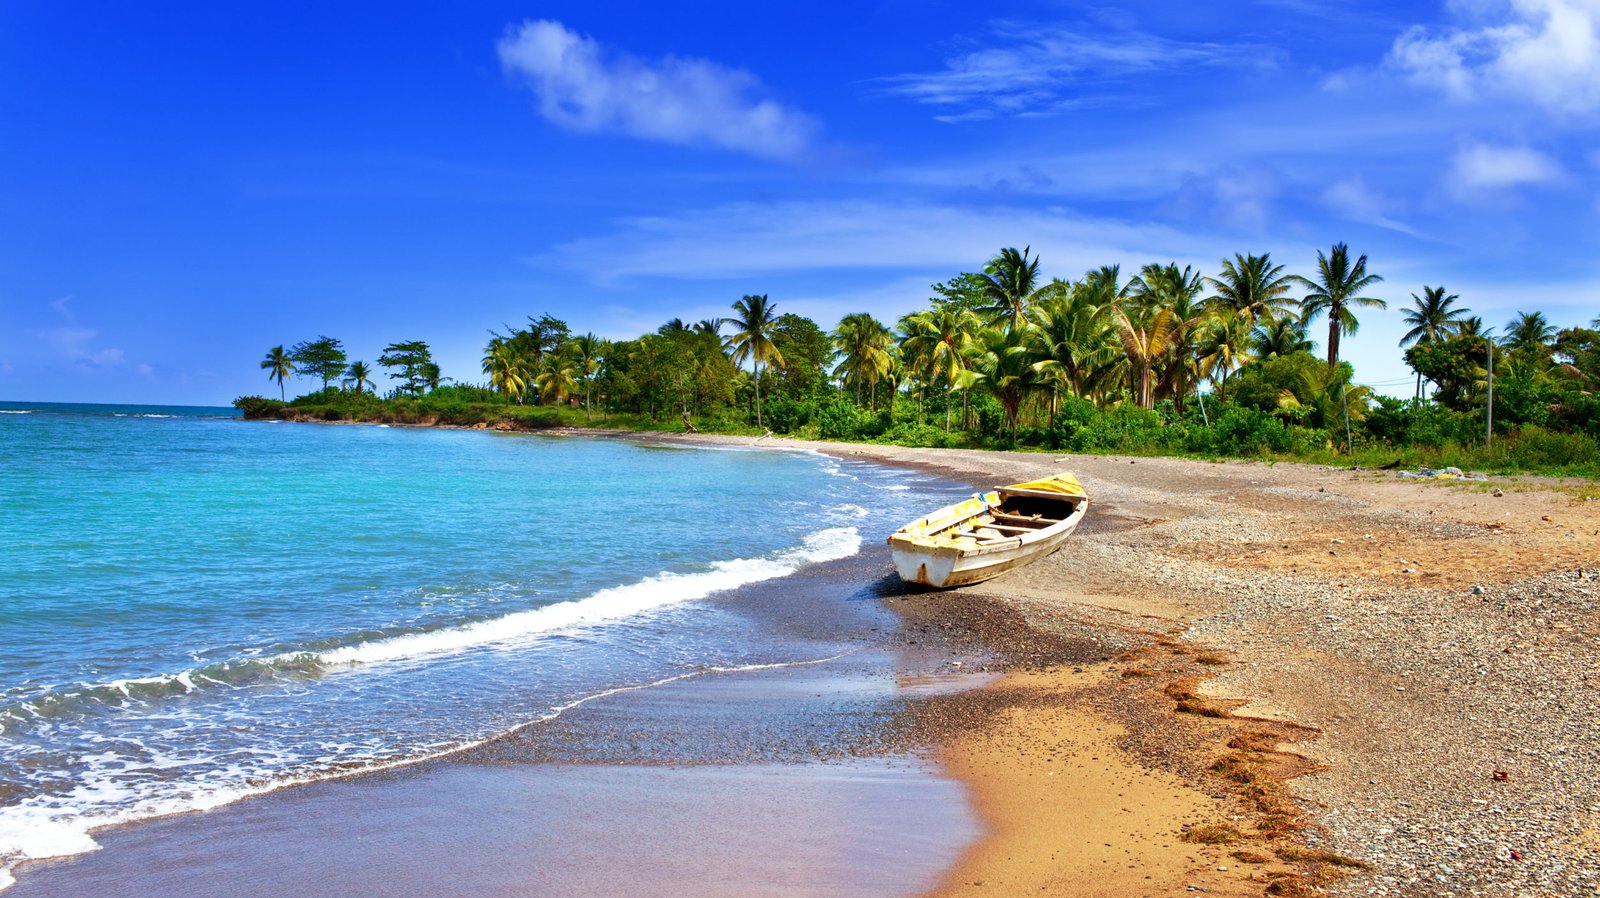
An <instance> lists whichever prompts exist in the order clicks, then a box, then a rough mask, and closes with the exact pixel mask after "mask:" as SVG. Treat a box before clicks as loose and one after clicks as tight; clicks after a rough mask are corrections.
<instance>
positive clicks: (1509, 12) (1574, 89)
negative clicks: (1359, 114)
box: [1387, 0, 1600, 115]
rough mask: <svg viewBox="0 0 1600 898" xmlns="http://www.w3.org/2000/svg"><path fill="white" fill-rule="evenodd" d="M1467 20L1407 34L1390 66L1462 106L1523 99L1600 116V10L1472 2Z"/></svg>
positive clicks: (1546, 2)
mask: <svg viewBox="0 0 1600 898" xmlns="http://www.w3.org/2000/svg"><path fill="white" fill-rule="evenodd" d="M1448 5H1449V8H1451V9H1452V10H1454V11H1455V12H1456V13H1457V15H1458V17H1459V18H1461V19H1464V20H1466V21H1463V22H1461V23H1460V24H1459V25H1458V26H1457V27H1453V28H1449V29H1444V30H1438V31H1435V30H1430V29H1427V28H1424V27H1422V26H1414V27H1412V28H1410V29H1408V30H1407V31H1406V32H1405V33H1403V34H1401V35H1400V37H1399V38H1397V39H1396V40H1395V42H1394V46H1393V48H1392V49H1391V50H1390V51H1389V56H1388V60H1387V63H1388V65H1389V66H1390V68H1392V69H1394V70H1398V71H1400V72H1402V73H1404V74H1406V75H1407V76H1409V77H1410V78H1412V79H1413V80H1415V81H1416V82H1418V83H1420V84H1425V85H1428V86H1431V87H1434V88H1437V89H1439V90H1443V91H1444V92H1445V93H1447V94H1449V95H1450V96H1452V97H1455V98H1456V99H1458V100H1464V101H1474V100H1481V99H1507V98H1509V99H1518V100H1527V101H1532V102H1534V103H1537V104H1539V105H1540V106H1542V107H1543V108H1545V109H1546V110H1548V111H1550V112H1554V113H1557V114H1560V115H1589V114H1593V113H1596V112H1600V3H1597V2H1595V0H1474V2H1454V3H1450V4H1448Z"/></svg>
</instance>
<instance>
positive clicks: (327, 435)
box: [0, 402, 970, 887]
mask: <svg viewBox="0 0 1600 898" xmlns="http://www.w3.org/2000/svg"><path fill="white" fill-rule="evenodd" d="M969 492H970V490H968V489H967V488H965V487H963V486H961V485H960V484H956V483H953V482H951V481H947V480H942V479H940V478H937V477H933V476H929V475H923V474H919V473H916V472H909V471H901V470H894V469H888V468H883V467H879V466H874V465H870V464H866V463H857V462H852V461H849V460H840V459H835V458H830V457H826V456H823V455H820V454H816V453H812V452H806V451H791V450H778V449H773V448H762V447H760V446H754V447H724V448H711V447H693V448H688V447H677V446H665V445H661V444H659V443H638V442H630V441H628V440H625V439H618V438H609V437H607V438H597V437H582V436H555V435H537V434H502V433H494V432H485V431H468V430H447V429H428V428H407V427H388V426H383V425H320V424H295V423H281V422H266V421H244V420H240V419H239V418H237V417H236V416H235V414H234V412H233V410H231V409H224V408H195V407H169V406H122V405H62V404H49V403H20V402H4V403H0V633H3V634H4V638H0V887H3V886H4V885H8V884H10V882H11V881H12V878H11V875H10V873H9V872H7V871H9V869H10V868H11V867H14V866H15V865H16V864H17V863H19V862H21V861H24V860H28V859H37V858H48V857H63V856H70V855H73V854H78V853H82V852H87V851H92V850H94V849H95V848H96V847H97V843H96V841H95V833H96V831H97V830H100V829H101V828H104V827H108V826H112V825H116V824H124V823H130V822H133V821H139V820H144V819H148V818H155V817H161V816H165V815H171V814H176V813H180V812H185V811H195V810H206V809H211V808H217V807H221V806H223V805H228V804H230V803H233V802H236V801H238V800H240V799H242V798H245V797H248V796H252V795H259V794H263V793H266V792H271V791H274V790H278V789H281V788H283V787H284V786H288V785H293V784H298V783H306V782H311V781H315V780H325V779H329V778H336V777H344V776H351V775H355V774H361V773H364V772H369V771H375V770H380V769H385V768H395V767H400V766H403V765H410V764H415V763H417V762H419V761H424V760H428V759H434V758H439V757H441V756H446V755H450V754H452V753H457V752H461V751H463V750H465V749H470V748H473V747H475V746H479V745H482V744H484V743H485V742H487V741H489V740H494V739H496V738H497V737H500V736H503V735H505V734H507V733H512V732H516V731H519V730H523V729H526V728H528V727H534V726H538V725H539V724H540V723H541V722H545V721H551V720H555V719H557V718H559V717H560V716H561V715H562V714H563V713H565V712H567V711H569V710H570V709H573V708H576V707H579V706H582V705H585V704H587V703H590V702H593V701H596V700H599V699H603V698H604V697H606V696H608V695H614V694H617V693H619V692H625V691H634V690H638V689H641V688H648V687H651V686H654V685H659V684H666V683H678V682H682V681H684V680H686V679H692V678H696V677H705V676H707V675H711V674H717V673H725V672H737V671H747V670H762V669H768V668H772V667H781V666H784V665H805V664H814V663H816V662H819V661H823V660H825V659H829V658H833V657H837V656H841V655H847V654H849V653H851V652H855V651H860V650H861V643H860V642H859V641H858V640H852V639H848V638H816V637H815V636H812V637H808V638H803V639H802V638H798V637H796V636H795V635H794V634H793V632H791V630H792V628H787V627H774V626H772V625H771V622H770V620H769V619H767V618H766V617H764V616H763V615H759V614H750V613H747V612H746V611H744V610H742V609H741V607H740V606H738V605H735V604H727V603H719V596H726V595H728V594H729V593H730V592H731V591H735V590H740V589H743V590H744V591H745V592H746V593H748V590H749V589H750V588H751V585H752V584H766V583H769V584H770V587H771V589H772V590H775V591H776V590H782V589H784V588H785V587H784V584H785V582H787V581H789V580H791V579H792V578H794V577H795V576H796V575H803V574H804V573H805V572H806V571H807V570H808V569H809V568H813V567H815V566H818V565H825V564H828V563H830V562H835V561H837V560H839V559H844V558H848V557H850V556H855V555H857V554H858V553H860V552H861V551H862V549H863V545H864V544H865V543H869V542H870V543H872V544H878V543H881V541H882V540H883V538H884V536H885V535H886V534H887V533H888V532H890V531H892V530H893V529H894V528H895V527H897V526H899V525H900V524H902V523H904V522H905V521H907V520H911V519H913V518H915V517H917V516H919V515H921V514H923V513H925V512H926V511H927V510H928V509H929V508H932V507H937V506H938V505H942V504H945V503H948V502H950V501H953V500H954V499H956V498H959V497H960V496H962V495H965V494H967V493H969ZM882 573H883V574H884V575H887V569H885V570H884V571H883V572H882ZM859 601H861V596H859V595H857V596H853V597H852V596H849V595H839V596H828V595H824V596H822V597H820V598H816V599H814V600H813V599H806V600H805V602H804V603H801V604H800V605H799V606H798V607H797V608H796V610H795V611H794V612H793V613H794V614H796V615H816V616H823V617H825V616H827V615H828V614H830V613H831V612H830V608H829V604H830V603H832V602H859ZM785 613H788V612H785Z"/></svg>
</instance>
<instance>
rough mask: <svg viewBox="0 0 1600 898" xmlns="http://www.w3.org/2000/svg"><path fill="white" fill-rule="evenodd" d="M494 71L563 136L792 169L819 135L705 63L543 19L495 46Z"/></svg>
mask: <svg viewBox="0 0 1600 898" xmlns="http://www.w3.org/2000/svg"><path fill="white" fill-rule="evenodd" d="M496 49H497V52H498V54H499V57H500V64H501V66H502V67H503V68H504V69H505V70H506V71H507V72H508V73H510V74H512V75H514V76H516V77H517V78H518V79H519V80H520V81H521V82H522V83H523V84H524V85H525V86H526V87H527V88H528V89H529V90H531V91H532V92H533V93H534V95H535V96H536V97H537V98H538V101H539V102H538V106H539V113H540V114H541V115H542V116H544V118H545V119H546V120H547V121H549V122H550V123H552V124H554V125H556V126H557V127H559V128H563V129H565V130H568V131H576V132H580V133H589V134H602V133H606V134H622V135H626V136H628V137H636V138H640V139H643V140H654V141H660V142H663V143H672V144H679V145H683V146H711V147H717V148H720V149H726V150H736V151H739V152H745V153H751V154H754V155H757V156H764V157H768V158H774V159H796V158H798V157H800V156H802V155H804V154H805V153H806V152H807V151H808V150H809V149H810V148H811V147H812V146H813V143H814V141H815V139H816V135H817V133H818V132H819V131H820V125H819V123H818V121H817V120H816V119H815V118H814V117H813V116H810V115H808V114H806V113H803V112H800V111H798V110H795V109H792V108H790V107H788V106H785V105H783V104H781V103H778V102H777V101H775V100H772V99H768V98H765V97H763V96H762V94H763V93H764V90H763V86H762V84H761V82H760V80H759V79H757V78H756V76H755V75H752V74H751V73H749V72H747V71H744V70H743V69H734V68H729V67H727V66H724V65H721V64H719V63H716V62H712V61H710V60H706V59H696V58H692V57H680V56H666V57H663V58H662V59H660V60H657V61H646V60H643V59H639V58H638V57H636V56H633V55H632V54H630V53H627V52H626V51H623V50H618V49H614V48H609V47H607V46H605V45H603V44H601V43H600V42H599V41H596V40H595V39H594V38H592V37H589V36H587V35H583V34H578V33H577V32H574V31H570V30H568V29H567V28H566V26H564V25H562V24H561V23H560V22H557V21H554V20H550V19H540V20H537V21H529V22H523V23H522V24H521V25H519V26H515V27H513V28H511V29H509V30H508V31H507V32H506V34H505V36H504V37H502V38H501V39H500V41H499V43H498V44H497V45H496Z"/></svg>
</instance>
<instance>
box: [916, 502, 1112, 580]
mask: <svg viewBox="0 0 1600 898" xmlns="http://www.w3.org/2000/svg"><path fill="white" fill-rule="evenodd" d="M1082 517H1083V512H1082V510H1079V511H1077V512H1076V513H1074V515H1073V516H1072V518H1071V519H1070V520H1069V521H1067V522H1064V523H1063V525H1061V526H1059V527H1053V528H1051V530H1052V532H1051V533H1049V534H1048V535H1046V536H1045V537H1044V538H1043V539H1039V540H1034V541H1028V542H1024V541H1023V540H1021V539H1020V538H1017V539H1011V540H1007V541H1006V542H1005V543H1003V544H1000V545H995V546H986V547H984V548H981V549H958V548H948V547H943V546H933V547H929V546H918V545H910V544H908V543H907V542H906V541H901V540H891V541H890V543H889V551H890V554H891V555H892V556H893V557H894V566H895V570H896V571H898V572H899V574H900V579H902V580H904V581H906V582H907V583H915V584H917V585H920V586H929V587H932V588H934V589H947V588H950V587H954V586H967V585H970V584H973V583H981V582H983V581H984V580H988V579H990V578H991V577H998V576H999V575H1001V574H1003V573H1005V572H1006V571H1009V570H1012V569H1013V568H1017V567H1021V566H1022V565H1024V564H1027V563H1028V562H1030V561H1034V560H1036V559H1039V558H1043V557H1044V556H1046V555H1049V554H1050V553H1051V552H1054V551H1055V550H1056V549H1058V548H1060V546H1061V544H1062V543H1063V542H1065V541H1066V539H1067V537H1069V536H1071V535H1072V533H1073V531H1074V530H1076V529H1077V528H1078V522H1079V521H1080V520H1082Z"/></svg>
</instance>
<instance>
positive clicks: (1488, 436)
mask: <svg viewBox="0 0 1600 898" xmlns="http://www.w3.org/2000/svg"><path fill="white" fill-rule="evenodd" d="M1483 411H1484V416H1483V417H1484V421H1485V422H1486V423H1485V425H1484V431H1483V448H1485V449H1490V448H1493V446H1494V338H1493V337H1490V338H1489V404H1488V405H1487V406H1485V407H1484V410H1483Z"/></svg>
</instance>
